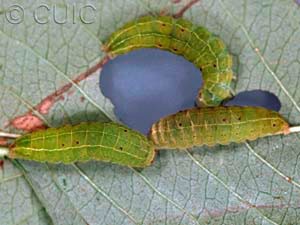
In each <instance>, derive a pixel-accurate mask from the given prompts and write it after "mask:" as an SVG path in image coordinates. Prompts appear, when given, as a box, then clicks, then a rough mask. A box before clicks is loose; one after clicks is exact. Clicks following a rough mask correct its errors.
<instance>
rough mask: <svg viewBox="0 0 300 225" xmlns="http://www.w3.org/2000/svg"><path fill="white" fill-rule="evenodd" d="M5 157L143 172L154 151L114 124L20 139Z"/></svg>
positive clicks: (45, 132) (53, 130)
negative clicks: (92, 163)
mask: <svg viewBox="0 0 300 225" xmlns="http://www.w3.org/2000/svg"><path fill="white" fill-rule="evenodd" d="M2 150H3V149H2ZM8 157H9V158H12V159H14V158H18V159H27V160H35V161H39V162H50V163H59V162H62V163H65V164H67V163H72V162H76V161H88V160H101V161H106V162H112V163H117V164H121V165H126V166H132V167H141V168H143V167H146V166H149V165H150V164H151V162H152V161H153V159H154V157H155V151H154V146H153V143H152V142H151V141H149V140H148V139H147V138H146V137H145V136H144V135H142V134H140V133H139V132H137V131H135V130H132V129H130V128H128V127H126V126H123V125H120V124H117V123H114V122H107V123H101V122H93V123H92V122H90V123H81V124H78V125H75V126H71V125H66V126H63V127H60V128H49V129H45V130H39V131H36V132H33V133H28V134H25V135H23V136H20V137H19V138H17V139H16V140H15V142H14V143H13V144H12V145H10V146H9V152H8Z"/></svg>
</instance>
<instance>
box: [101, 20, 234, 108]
mask: <svg viewBox="0 0 300 225" xmlns="http://www.w3.org/2000/svg"><path fill="white" fill-rule="evenodd" d="M139 48H159V49H162V50H168V51H171V52H172V53H175V54H177V55H182V56H183V57H184V58H185V59H187V60H188V61H190V62H192V63H193V64H194V65H195V66H196V67H197V68H199V69H200V70H201V71H202V77H203V86H202V88H201V89H200V90H199V92H198V97H197V102H198V104H199V105H200V106H218V105H220V104H221V103H222V101H223V100H225V99H228V98H230V97H231V93H230V83H231V80H232V78H233V72H232V57H231V55H230V54H229V53H228V51H227V49H226V47H225V45H224V43H223V41H222V40H221V39H220V38H218V37H217V36H216V35H214V34H212V33H210V32H209V31H208V30H207V29H206V28H204V27H200V26H195V25H193V24H192V23H191V22H189V21H188V20H185V19H182V18H181V19H174V18H173V17H171V16H157V17H154V16H144V17H141V18H139V19H137V20H135V21H132V22H129V23H127V24H126V25H124V26H123V27H122V28H120V29H119V30H117V31H116V32H114V33H112V35H111V36H110V37H109V38H108V40H107V41H106V42H105V43H104V45H103V47H102V49H103V51H105V52H106V53H107V54H108V55H109V56H110V57H111V58H113V57H115V56H117V55H120V54H124V53H127V52H130V51H132V50H134V49H139Z"/></svg>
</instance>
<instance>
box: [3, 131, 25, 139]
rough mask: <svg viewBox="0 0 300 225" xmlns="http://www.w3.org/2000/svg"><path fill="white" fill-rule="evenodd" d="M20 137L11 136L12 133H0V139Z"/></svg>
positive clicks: (18, 135)
mask: <svg viewBox="0 0 300 225" xmlns="http://www.w3.org/2000/svg"><path fill="white" fill-rule="evenodd" d="M20 136H21V134H12V133H6V132H0V137H8V138H18V137H20Z"/></svg>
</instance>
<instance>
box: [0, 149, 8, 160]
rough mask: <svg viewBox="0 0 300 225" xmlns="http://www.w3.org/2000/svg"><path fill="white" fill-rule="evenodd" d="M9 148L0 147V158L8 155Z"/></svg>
mask: <svg viewBox="0 0 300 225" xmlns="http://www.w3.org/2000/svg"><path fill="white" fill-rule="evenodd" d="M8 153H9V150H8V148H5V147H0V158H3V157H4V156H8Z"/></svg>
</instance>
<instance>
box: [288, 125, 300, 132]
mask: <svg viewBox="0 0 300 225" xmlns="http://www.w3.org/2000/svg"><path fill="white" fill-rule="evenodd" d="M289 131H290V133H298V132H300V126H295V127H290V129H289Z"/></svg>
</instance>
